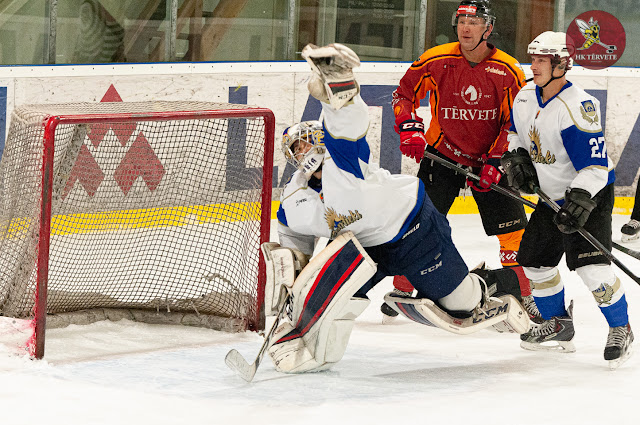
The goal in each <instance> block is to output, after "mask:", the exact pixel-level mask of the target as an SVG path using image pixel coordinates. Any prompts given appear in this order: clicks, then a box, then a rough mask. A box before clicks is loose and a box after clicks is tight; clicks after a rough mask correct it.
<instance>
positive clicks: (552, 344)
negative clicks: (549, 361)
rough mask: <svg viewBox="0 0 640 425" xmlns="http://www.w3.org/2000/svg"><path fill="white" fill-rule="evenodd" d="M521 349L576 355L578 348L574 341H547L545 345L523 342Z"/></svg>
mask: <svg viewBox="0 0 640 425" xmlns="http://www.w3.org/2000/svg"><path fill="white" fill-rule="evenodd" d="M520 347H522V348H524V349H525V350H529V351H547V352H552V353H563V354H564V353H566V354H568V353H575V352H576V346H575V345H573V342H572V341H546V342H543V343H535V342H527V341H521V342H520Z"/></svg>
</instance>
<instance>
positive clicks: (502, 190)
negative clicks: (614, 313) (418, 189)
mask: <svg viewBox="0 0 640 425" xmlns="http://www.w3.org/2000/svg"><path fill="white" fill-rule="evenodd" d="M424 156H425V157H427V158H429V159H432V160H434V161H436V162H437V163H438V164H440V165H443V166H445V167H447V168H449V169H450V170H453V171H455V172H457V173H460V174H462V175H464V176H465V177H468V178H470V179H473V180H476V181H479V180H480V177H479V176H477V175H475V174H473V173H472V172H471V171H469V170H465V169H464V168H462V167H458V166H457V165H456V164H453V163H451V162H449V161H447V160H446V159H444V158H440V157H439V156H437V155H434V154H432V153H431V152H425V153H424ZM491 189H493V190H495V191H496V192H499V193H502V194H503V195H506V196H508V197H510V198H512V199H515V200H516V201H519V202H522V203H523V204H524V205H526V206H528V207H531V208H534V209H535V208H536V204H534V203H533V202H531V201H529V200H528V199H526V198H523V197H522V196H520V194H519V193H517V192H514V191H511V190H509V189H507V188H504V187H502V186H498V185H497V184H495V183H491ZM612 245H613V247H614V248H615V249H617V250H618V251H620V252H623V253H625V254H627V255H629V256H631V257H633V258H636V259H638V260H640V252H638V251H634V250H633V249H629V248H627V247H625V246H622V245H620V244H618V243H615V242H612Z"/></svg>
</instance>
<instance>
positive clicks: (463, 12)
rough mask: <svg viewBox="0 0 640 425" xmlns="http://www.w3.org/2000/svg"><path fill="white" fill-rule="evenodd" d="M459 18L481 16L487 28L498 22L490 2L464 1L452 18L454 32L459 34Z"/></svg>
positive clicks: (484, 0)
mask: <svg viewBox="0 0 640 425" xmlns="http://www.w3.org/2000/svg"><path fill="white" fill-rule="evenodd" d="M459 16H479V17H481V18H484V20H485V22H486V24H487V26H489V25H494V24H495V22H496V16H495V15H494V14H493V10H491V5H490V4H489V0H462V1H461V2H460V5H459V6H458V9H456V11H455V12H453V16H452V17H451V25H452V26H453V31H454V32H457V27H458V17H459Z"/></svg>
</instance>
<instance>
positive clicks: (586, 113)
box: [580, 100, 598, 124]
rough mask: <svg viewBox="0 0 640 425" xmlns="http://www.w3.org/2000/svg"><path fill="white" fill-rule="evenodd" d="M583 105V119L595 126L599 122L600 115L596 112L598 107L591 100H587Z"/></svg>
mask: <svg viewBox="0 0 640 425" xmlns="http://www.w3.org/2000/svg"><path fill="white" fill-rule="evenodd" d="M580 103H582V107H581V108H580V113H581V114H582V118H583V119H584V120H585V121H586V122H588V123H589V124H595V123H597V122H598V113H597V111H596V106H595V105H594V104H593V102H592V101H590V100H585V101H584V102H580Z"/></svg>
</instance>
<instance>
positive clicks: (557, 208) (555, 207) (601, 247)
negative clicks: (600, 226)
mask: <svg viewBox="0 0 640 425" xmlns="http://www.w3.org/2000/svg"><path fill="white" fill-rule="evenodd" d="M536 193H537V194H538V196H540V198H541V199H542V200H543V201H544V202H546V203H547V205H549V206H550V207H551V208H552V209H553V210H554V211H555V212H558V211H560V206H559V205H558V204H557V203H556V202H555V201H554V200H553V199H551V198H549V197H548V196H547V194H546V193H544V192H543V191H542V190H541V189H540V188H538V189H536ZM578 233H580V234H581V235H582V237H583V238H585V239H586V240H587V241H589V243H590V244H591V245H593V246H594V247H595V248H596V249H598V250H599V251H600V252H601V253H602V254H603V255H604V256H605V257H607V259H608V260H609V261H611V262H612V263H613V264H615V265H616V266H618V267H619V268H620V270H622V271H623V272H625V273H626V274H627V276H629V277H630V278H631V279H633V280H635V281H636V283H637V284H640V278H638V276H636V275H635V274H633V272H632V271H631V270H629V269H628V268H627V267H626V266H625V265H624V264H622V263H621V262H620V261H618V259H617V258H616V257H615V256H614V255H613V254H612V253H611V251H609V250H608V249H607V248H606V247H605V246H604V245H602V243H600V241H599V240H597V239H596V238H595V237H594V236H593V235H592V234H591V233H589V232H588V231H586V230H585V229H584V227H578Z"/></svg>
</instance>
